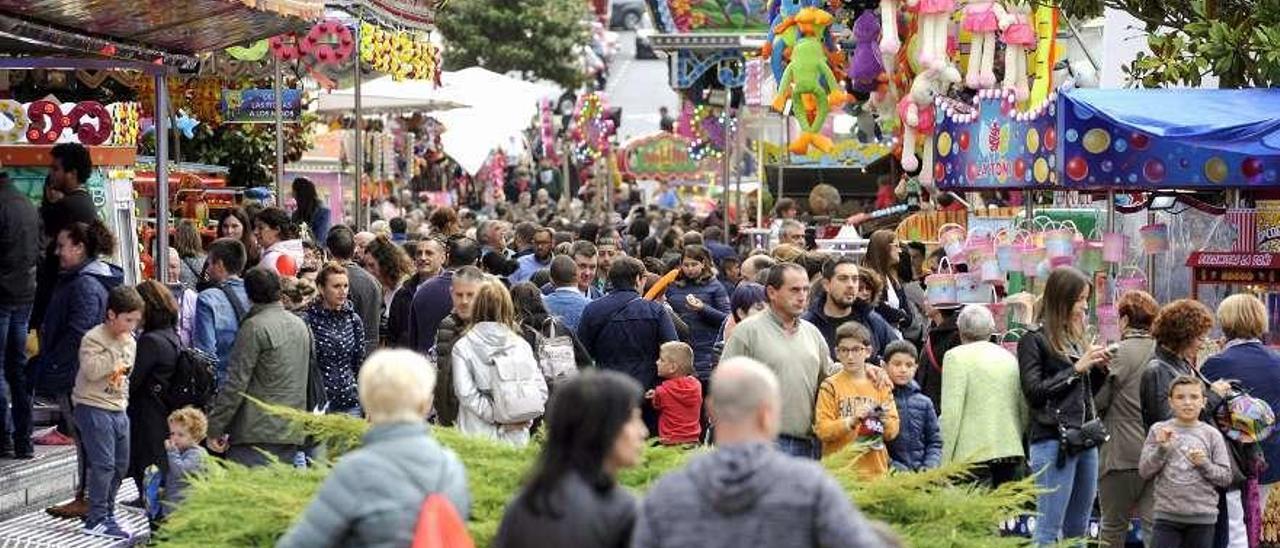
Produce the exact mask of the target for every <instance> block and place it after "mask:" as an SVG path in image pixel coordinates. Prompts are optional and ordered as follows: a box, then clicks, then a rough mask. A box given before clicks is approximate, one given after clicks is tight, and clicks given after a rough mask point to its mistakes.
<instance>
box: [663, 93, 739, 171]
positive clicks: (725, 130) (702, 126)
mask: <svg viewBox="0 0 1280 548" xmlns="http://www.w3.org/2000/svg"><path fill="white" fill-rule="evenodd" d="M737 124H738V120H737V118H736V117H734V116H732V115H730V113H729V112H727V111H726V110H725V109H724V108H721V107H713V106H710V105H705V104H698V105H695V104H693V103H691V102H688V101H686V102H685V103H684V105H683V107H682V108H681V110H680V117H679V119H677V121H676V127H675V129H676V131H675V133H676V134H677V135H680V136H682V137H685V138H687V139H689V156H690V157H691V158H692V159H693V161H695V162H701V161H702V160H704V159H707V158H711V159H718V158H720V157H722V156H723V155H724V147H725V142H726V137H727V136H728V134H729V133H732V132H733V131H735V130H736V129H737Z"/></svg>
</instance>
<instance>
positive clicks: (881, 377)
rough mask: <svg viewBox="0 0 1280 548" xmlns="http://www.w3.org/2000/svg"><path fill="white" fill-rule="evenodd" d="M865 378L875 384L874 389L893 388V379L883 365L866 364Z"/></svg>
mask: <svg viewBox="0 0 1280 548" xmlns="http://www.w3.org/2000/svg"><path fill="white" fill-rule="evenodd" d="M867 378H869V379H871V381H872V382H874V383H875V385H876V390H893V379H890V378H889V373H887V372H885V370H884V368H883V367H879V366H875V365H871V364H867Z"/></svg>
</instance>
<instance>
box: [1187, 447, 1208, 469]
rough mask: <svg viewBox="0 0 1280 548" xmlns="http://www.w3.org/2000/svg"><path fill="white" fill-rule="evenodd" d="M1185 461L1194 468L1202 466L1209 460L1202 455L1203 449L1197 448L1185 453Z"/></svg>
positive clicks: (1206, 456)
mask: <svg viewBox="0 0 1280 548" xmlns="http://www.w3.org/2000/svg"><path fill="white" fill-rule="evenodd" d="M1187 460H1189V461H1191V464H1194V465H1196V466H1204V463H1205V462H1207V461H1208V460H1209V457H1208V455H1205V454H1204V449H1201V448H1199V447H1197V448H1195V449H1191V450H1189V451H1187Z"/></svg>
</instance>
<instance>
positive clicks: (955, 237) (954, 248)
mask: <svg viewBox="0 0 1280 548" xmlns="http://www.w3.org/2000/svg"><path fill="white" fill-rule="evenodd" d="M938 245H941V246H942V250H943V251H945V252H946V253H947V258H948V259H951V262H952V263H954V264H962V263H964V250H965V230H964V227H962V226H960V225H958V224H955V223H947V224H945V225H942V227H941V228H939V229H938Z"/></svg>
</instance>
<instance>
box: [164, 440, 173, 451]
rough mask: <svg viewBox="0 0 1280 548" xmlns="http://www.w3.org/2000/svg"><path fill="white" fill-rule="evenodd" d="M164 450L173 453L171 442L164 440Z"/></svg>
mask: <svg viewBox="0 0 1280 548" xmlns="http://www.w3.org/2000/svg"><path fill="white" fill-rule="evenodd" d="M164 450H165V451H173V440H168V439H167V440H164Z"/></svg>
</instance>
